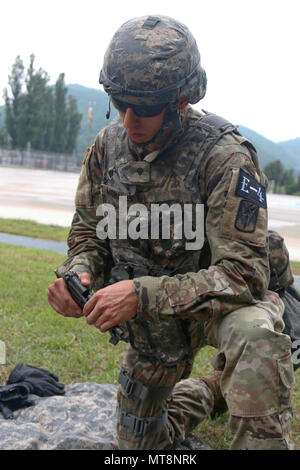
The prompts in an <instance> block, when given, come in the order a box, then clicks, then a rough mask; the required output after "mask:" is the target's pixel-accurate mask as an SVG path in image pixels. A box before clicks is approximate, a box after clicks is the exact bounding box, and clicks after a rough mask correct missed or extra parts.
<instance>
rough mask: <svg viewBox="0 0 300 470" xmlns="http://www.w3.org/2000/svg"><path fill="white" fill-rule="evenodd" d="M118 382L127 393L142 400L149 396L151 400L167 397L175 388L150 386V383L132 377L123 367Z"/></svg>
mask: <svg viewBox="0 0 300 470" xmlns="http://www.w3.org/2000/svg"><path fill="white" fill-rule="evenodd" d="M118 382H119V384H121V386H122V388H123V390H124V392H125V393H127V395H134V396H135V397H137V398H139V399H140V400H142V401H143V400H146V398H148V397H149V396H150V397H151V400H163V399H166V398H168V397H169V396H170V395H171V393H172V390H173V387H149V385H145V384H143V383H142V382H141V381H140V380H137V379H134V378H133V377H131V375H129V374H128V372H127V371H126V370H125V369H124V368H123V367H122V368H121V370H120V374H119V378H118Z"/></svg>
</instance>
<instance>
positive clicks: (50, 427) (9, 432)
mask: <svg viewBox="0 0 300 470" xmlns="http://www.w3.org/2000/svg"><path fill="white" fill-rule="evenodd" d="M116 393H117V387H116V386H115V385H110V384H96V383H73V384H69V385H66V395H64V396H52V397H37V396H35V395H30V398H32V399H33V400H34V402H35V405H34V406H31V407H29V408H25V409H21V410H18V411H15V412H14V416H15V419H13V420H6V419H2V415H1V413H0V449H1V450H76V449H78V450H80V449H92V450H109V449H113V447H112V445H111V443H112V441H113V440H114V438H115V434H116V430H115V428H116V416H115V409H116Z"/></svg>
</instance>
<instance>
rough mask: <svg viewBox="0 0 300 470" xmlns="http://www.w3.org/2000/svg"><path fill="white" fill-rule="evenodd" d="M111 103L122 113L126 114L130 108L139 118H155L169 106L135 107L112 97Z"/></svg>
mask: <svg viewBox="0 0 300 470" xmlns="http://www.w3.org/2000/svg"><path fill="white" fill-rule="evenodd" d="M111 102H112V104H113V105H114V107H115V108H116V109H117V110H118V111H120V112H121V113H126V111H127V109H128V108H131V109H132V111H133V112H134V114H135V115H136V116H138V117H154V116H157V115H158V114H160V113H161V112H162V110H163V109H165V107H166V106H167V105H166V103H163V104H157V105H153V106H143V105H135V104H131V103H126V102H125V101H120V100H117V99H116V98H113V97H112V96H111Z"/></svg>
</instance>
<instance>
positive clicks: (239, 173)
mask: <svg viewBox="0 0 300 470" xmlns="http://www.w3.org/2000/svg"><path fill="white" fill-rule="evenodd" d="M182 127H183V132H182V133H181V134H180V135H176V136H174V137H173V138H171V139H170V140H169V141H168V142H167V144H166V145H165V146H164V147H163V148H162V149H160V150H159V151H155V152H146V151H145V149H144V148H138V147H134V146H133V145H132V143H131V142H130V141H129V139H128V137H127V135H126V132H125V130H124V128H123V126H122V123H121V121H120V120H119V119H116V120H115V121H114V122H113V123H112V124H110V125H109V126H108V127H106V128H105V129H103V130H102V131H101V133H100V134H99V135H98V136H97V138H96V141H95V144H94V145H93V147H92V148H91V150H90V153H89V155H88V157H87V159H86V163H85V165H84V167H83V169H82V172H81V175H80V180H79V185H78V190H77V194H76V214H75V216H74V220H73V224H72V228H71V231H70V234H69V238H68V243H69V248H70V249H69V252H68V254H69V258H68V260H67V261H66V262H65V263H64V264H63V265H62V266H60V267H59V268H58V270H57V273H58V274H59V275H61V274H62V273H64V272H65V271H66V270H69V269H72V270H74V271H77V272H82V271H88V272H90V273H91V274H92V277H93V284H94V287H95V288H100V287H101V285H103V283H104V282H105V280H108V277H107V276H108V272H107V271H109V269H110V267H111V265H112V264H118V263H122V262H129V263H132V264H133V265H142V266H145V267H147V268H149V269H151V270H153V271H155V270H156V271H161V270H162V269H167V270H170V271H171V272H174V273H176V275H175V276H172V277H170V276H161V277H154V276H143V277H138V278H136V279H135V280H134V285H135V292H136V294H137V296H138V311H137V321H136V320H134V319H133V320H130V322H128V323H129V324H130V326H132V328H133V329H134V328H135V326H136V324H137V323H138V322H140V323H141V324H143V323H144V324H145V323H146V324H147V328H148V329H150V330H151V332H152V335H155V334H156V335H157V339H158V340H159V336H160V334H161V328H162V327H163V325H164V324H165V325H166V330H165V331H166V333H169V334H170V335H171V336H172V335H173V336H174V338H175V337H177V338H178V340H176V341H175V342H174V344H173V345H172V346H173V351H175V352H176V350H177V351H178V354H177V357H171V358H170V359H171V360H172V362H174V363H175V367H176V373H175V374H174V370H173V371H172V370H171V369H168V368H166V367H163V366H162V364H161V363H160V362H159V361H158V362H155V361H152V362H154V364H152V362H151V359H150V358H149V356H148V355H147V354H146V358H145V354H144V353H145V351H143V350H142V355H143V360H144V361H146V363H145V362H144V363H143V364H142V365H141V366H139V361H140V360H141V358H140V357H139V356H138V354H137V351H134V353H133V352H132V351H130V352H129V357H127V359H125V367H126V368H128V367H129V366H130V368H133V370H134V374H135V373H137V374H139V373H140V368H141V369H142V368H144V369H145V371H149V376H145V377H144V378H142V377H140V378H141V380H142V381H143V380H145V382H144V383H146V384H149V381H150V382H151V381H152V383H153V384H154V386H158V384H160V385H162V382H161V381H162V380H163V383H165V384H166V385H165V386H168V385H174V386H175V385H176V384H177V382H178V381H179V385H178V386H180V384H181V382H180V381H181V380H182V379H187V377H188V375H189V372H190V369H189V367H192V363H193V357H187V358H185V359H184V360H183V361H182V358H181V356H180V354H181V352H182V344H181V343H180V340H179V338H180V335H176V334H174V328H175V324H177V325H178V322H185V325H186V329H187V330H188V332H189V333H190V334H189V335H187V340H188V342H189V341H190V344H191V347H192V349H193V355H194V354H195V353H196V351H198V349H199V348H200V347H202V346H203V343H202V339H201V338H202V336H201V335H198V336H197V335H195V336H193V334H191V332H192V333H193V332H194V331H196V328H195V327H194V324H197V325H199V324H202V325H203V324H204V325H205V328H206V335H207V336H208V337H209V344H213V345H215V346H216V347H218V348H222V347H223V343H222V341H226V335H224V337H222V338H221V336H220V337H218V331H219V329H218V325H221V324H222V322H223V321H224V322H225V321H226V319H227V318H228V319H230V318H231V317H232V318H235V319H236V323H235V325H234V327H233V326H232V325H231V327H232V332H231V330H230V327H229V326H228V329H229V330H230V333H231V334H232V336H234V334H237V335H238V337H240V342H239V343H238V345H239V347H240V349H238V350H237V349H236V346H237V345H236V344H235V342H234V341H231V342H230V343H228V344H227V348H228V349H227V350H226V354H225V356H226V363H227V355H228V357H231V355H232V357H233V358H235V359H233V360H232V362H230V361H229V362H228V363H229V364H231V367H230V368H229V369H226V368H225V369H224V374H225V375H224V377H225V378H226V380H225V378H224V381H225V382H226V384H227V383H228V384H229V385H230V383H231V378H232V380H234V382H232V383H234V384H235V388H236V389H240V390H242V391H243V393H245V394H246V396H247V397H248V396H249V395H250V398H251V393H252V385H253V383H255V384H256V387H257V388H256V390H261V393H262V399H261V400H260V401H259V402H256V399H255V398H253V399H250V398H249V403H250V404H249V406H250V409H251V410H252V411H251V413H252V414H251V416H249V415H247V414H246V415H245V408H244V406H245V404H244V403H239V402H237V401H236V400H235V398H234V394H233V391H232V389H231V388H230V386H229V388H228V387H226V385H222V386H223V387H224V388H223V390H224V394H225V395H226V399H227V400H228V403H229V410H230V412H231V423H232V430H233V433H234V440H233V448H253V443H254V442H256V444H255V445H257V446H258V447H259V446H260V448H263V446H264V445H266V446H267V447H268V448H271V447H273V448H274V449H276V448H282V447H283V446H284V445H285V446H286V448H288V447H289V444H287V442H288V439H287V437H286V436H287V433H288V426H289V421H290V417H291V410H290V406H289V397H290V386H291V381H292V376H290V375H289V374H290V373H289V371H288V368H289V365H290V364H291V359H290V355H289V356H288V352H289V354H290V350H289V351H288V348H287V340H288V338H287V337H286V336H284V335H282V334H281V331H282V328H283V324H282V323H281V330H280V328H279V327H278V325H279V324H280V322H279V321H278V320H276V322H274V321H273V319H274V317H276V318H279V317H280V316H282V312H283V304H282V302H281V300H280V299H279V297H278V295H277V294H276V293H270V292H268V291H267V288H268V284H269V261H268V246H267V209H266V200H265V189H266V184H267V181H266V178H265V176H264V174H263V173H262V172H261V170H260V169H259V164H258V159H257V155H256V153H255V150H254V148H253V146H252V145H251V144H250V143H249V142H248V141H247V140H246V139H245V138H243V137H242V136H240V135H239V133H238V132H236V131H234V130H233V129H232V128H229V129H228V132H224V133H223V134H222V135H221V136H218V131H216V130H215V129H214V128H213V127H212V126H210V125H209V124H206V123H205V119H204V116H203V114H201V113H198V112H196V111H194V110H192V108H189V109H188V111H187V113H186V115H185V117H184V119H183V122H182ZM216 138H217V143H216V145H214V146H213V148H212V149H211V151H210V152H209V153H208V154H207V157H206V159H205V161H202V157H203V155H204V154H205V149H207V145H208V144H209V143H210V142H216ZM138 169H139V171H137V170H138ZM251 188H252V189H251ZM120 196H126V197H127V201H128V203H129V204H134V203H142V204H144V205H145V206H146V207H147V208H150V207H151V204H153V203H163V202H167V203H169V204H172V203H177V204H183V203H191V202H193V203H194V204H195V203H199V204H204V205H205V242H204V245H203V247H202V248H201V249H199V250H186V249H185V243H186V242H187V241H188V240H187V239H185V238H183V239H182V240H178V239H176V238H175V237H174V236H172V234H173V233H174V232H175V229H176V227H175V226H174V223H173V225H172V224H171V237H170V239H169V240H164V239H161V238H160V239H151V238H149V239H138V240H132V239H130V238H128V237H127V238H126V239H120V240H118V239H116V240H99V238H98V237H97V234H96V228H97V223H98V222H99V220H100V217H97V214H96V210H97V206H98V205H99V204H101V203H103V202H106V203H110V204H112V205H113V206H114V207H115V208H116V210H117V213H118V209H119V197H120ZM243 309H245V311H246V312H247V314H248V311H250V312H251V314H250V313H249V315H250V317H249V318H253V324H251V323H250V324H248V325H247V327H246V326H245V323H243V324H242V325H239V323H238V321H237V318H241V319H243V315H242V312H243V311H244V310H243ZM265 311H266V312H267V313H268V315H269V316H270V317H271V318H268V319H267V320H266V321H265V323H266V324H267V325H268V328H265V327H264V328H256V330H255V332H257V331H258V330H259V332H260V333H261V340H262V343H259V347H258V349H257V352H256V348H255V347H254V346H253V342H254V343H255V345H256V342H257V341H258V338H257V337H256V338H254V339H253V341H252V340H251V338H249V336H251V334H252V333H253V328H252V327H254V326H255V327H256V326H257V323H256V322H258V324H260V318H261V315H262V313H261V312H265ZM235 312H236V314H235ZM270 312H271V313H270ZM234 314H235V315H234ZM239 315H240V316H239ZM168 318H169V319H170V321H171V322H172V328H169V329H168V322H167V321H168ZM174 320H175V321H174ZM180 324H181V325H182V323H179V325H180ZM224 324H225V323H224ZM179 328H180V327H179ZM234 328H236V332H235V330H234ZM240 328H241V330H242V331H240ZM274 331H275V332H276V333H274ZM175 333H176V332H175ZM134 336H135V339H136V340H137V341H140V340H141V341H140V343H143V330H141V328H135V335H134ZM258 336H259V335H258ZM275 336H276V338H279V340H278V341H277V342H275V341H274V337H275ZM193 338H195V339H194V340H193ZM286 338H287V339H286ZM177 341H179V342H177ZM193 341H194V343H193ZM157 342H158V343H159V341H157ZM144 343H145V342H144ZM242 344H243V345H244V346H245V347H246V345H248V344H249V348H250V352H251V354H250V352H249V357H248V358H247V361H249V362H247V361H246V362H247V364H246V365H245V363H244V362H243V361H244V357H242V355H241V349H242V347H241V345H242ZM163 346H164V344H163V343H162V344H161V349H162V350H163ZM247 347H248V346H247ZM289 347H290V344H289ZM285 348H286V349H285ZM283 350H284V354H283ZM262 351H268V353H270V359H269V358H268V357H267V359H266V360H262V359H263V358H262V355H263V354H262ZM130 358H131V359H130ZM283 358H285V360H286V372H282V369H283V367H282V366H280V365H279V364H281V362H282V359H283ZM239 363H240V366H239V367H237V365H238V364H239ZM128 364H129V366H128ZM249 364H250V366H249ZM259 364H261V369H260V371H259V374H258V376H257V377H256V379H255V381H253V380H254V377H253V375H256V374H253V370H255V367H254V365H255V366H256V365H259ZM150 365H151V366H152V367H153V368H154V369H151V366H150ZM223 366H224V365H223ZM235 367H236V369H235ZM245 367H246V368H245ZM135 368H136V369H135ZM243 368H245V370H246V372H245V373H242V371H243ZM128 372H129V370H128ZM264 375H265V376H266V377H267V384H266V382H265V380H264V379H263V377H264ZM279 375H280V377H281V379H282V377H283V379H282V380H281V382H280V378H279ZM271 376H272V377H273V379H274V380H273V382H272V383H271V382H269V381H271ZM187 380H189V379H187ZM225 382H224V384H225ZM183 385H185V387H188V386H189V382H185V384H183ZM270 385H271V386H272V387H273V391H272V393H271V394H268V393H264V390H265V387H266V386H267V387H269V386H270ZM176 387H177V385H176ZM176 387H175V389H174V393H175V390H176ZM191 389H192V393H195V394H196V396H197V400H198V401H199V394H200V395H201V396H202V395H203V397H204V398H203V400H204V401H202V402H201V407H202V408H201V410H199V409H198V408H197V406H196V400H195V401H193V400H192V401H189V400H188V399H187V400H188V402H189V403H190V405H191V406H189V405H187V413H188V414H189V416H190V417H191V420H192V422H193V423H196V421H199V420H201V419H202V418H203V417H204V415H205V413H207V410H208V409H209V403H211V401H212V396H209V393H208V392H209V391H208V389H207V387H206V389H205V390H206V392H204V389H203V385H202V383H201V384H200V385H199V383H198V385H197V386H196V389H195V383H192V384H191ZM232 394H233V395H232ZM239 396H240V395H239ZM279 396H280V400H282V401H283V402H284V400H285V402H284V403H285V406H286V409H284V407H281V405H280V406H279V405H278V403H280V400H279V399H278V397H279ZM118 397H119V398H118V399H119V402H120V407H121V409H122V410H123V411H124V412H128V410H129V409H130V410H131V414H133V415H136V416H138V417H139V416H146V417H152V416H155V414H154V413H156V412H158V411H159V410H160V411H163V410H166V409H167V408H168V407H169V404H168V405H167V403H166V401H163V400H162V401H161V402H158V403H152V404H151V403H148V402H147V400H146V402H145V404H143V403H142V404H141V403H140V402H139V400H137V399H136V398H134V399H132V398H130V397H126V394H122V392H121V391H120V392H119V395H118ZM276 397H277V398H276ZM281 397H283V398H281ZM275 398H276V399H275ZM261 401H262V402H263V405H262V403H261ZM275 401H276V403H277V405H276V406H275ZM178 406H182V407H184V406H185V404H184V401H181V404H180V405H179V404H178ZM194 406H196V409H195V410H194ZM144 413H145V414H144ZM146 413H147V414H146ZM149 413H150V415H149ZM177 415H178V416H182V415H181V412H180V410H178V412H177ZM260 418H261V419H262V418H263V419H264V422H265V423H266V429H269V426H271V424H270V422H271V421H272V420H273V421H274V420H275V421H277V422H278V423H280V424H278V426H277V427H276V432H274V434H273V436H270V435H269V434H268V436H267V435H265V434H264V433H263V432H262V433H261V434H260V437H259V436H258V434H257V432H258V431H257V429H258V428H255V426H254V424H255V423H254V422H256V423H257V424H258V425H260V424H261V423H262V421H261V422H260V421H259V419H260ZM249 420H250V421H249ZM270 420H271V421H270ZM171 421H172V418H171V417H170V418H169V421H168V424H167V426H166V427H165V428H164V429H163V430H162V431H161V432H159V433H156V435H150V434H149V435H148V436H147V439H149V441H148V440H147V439H143V438H139V439H137V437H135V438H134V436H132V435H130V432H131V431H130V430H128V429H125V430H124V428H123V426H121V427H120V426H119V427H118V432H119V445H120V446H121V447H122V448H128V449H130V448H132V446H133V447H134V448H137V447H138V446H145V448H149V446H153V445H155V446H158V448H161V449H162V448H164V447H163V446H165V445H166V446H169V445H171V444H170V443H171V442H172V439H173V440H174V442H175V440H176V435H175V429H176V428H180V429H181V431H179V434H177V436H179V435H182V433H183V431H182V423H179V424H178V425H177V424H174V425H173V424H172V426H170V423H171ZM283 421H284V423H285V424H284V426H283V425H282V426H281V424H282V422H283ZM234 423H235V425H234ZM247 423H248V424H247ZM184 426H187V428H189V426H190V424H188V420H187V421H186V422H185V424H184ZM283 428H284V429H283ZM128 433H129V434H128ZM249 433H250V434H249ZM279 435H280V436H279ZM154 442H155V443H156V444H154ZM284 443H285V444H284ZM239 446H240V447H239ZM139 448H141V447H139Z"/></svg>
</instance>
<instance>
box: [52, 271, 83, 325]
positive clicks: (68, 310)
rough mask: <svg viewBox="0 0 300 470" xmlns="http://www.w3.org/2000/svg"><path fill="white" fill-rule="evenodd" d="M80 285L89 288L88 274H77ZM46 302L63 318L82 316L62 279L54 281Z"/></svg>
mask: <svg viewBox="0 0 300 470" xmlns="http://www.w3.org/2000/svg"><path fill="white" fill-rule="evenodd" d="M79 278H80V280H81V283H82V284H83V285H84V286H86V287H89V285H90V284H91V276H90V274H89V273H82V274H79ZM48 302H49V304H50V305H51V306H52V307H53V308H54V310H55V311H56V312H58V313H60V314H61V315H63V316H64V317H74V318H79V317H82V316H83V312H82V310H81V308H80V307H79V305H77V304H76V302H75V301H74V300H73V299H72V297H71V295H70V293H69V291H68V289H67V286H66V283H65V281H64V280H63V279H62V278H59V279H56V280H55V281H54V283H53V284H51V285H50V286H49V288H48Z"/></svg>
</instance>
